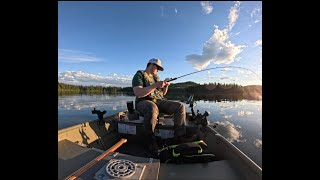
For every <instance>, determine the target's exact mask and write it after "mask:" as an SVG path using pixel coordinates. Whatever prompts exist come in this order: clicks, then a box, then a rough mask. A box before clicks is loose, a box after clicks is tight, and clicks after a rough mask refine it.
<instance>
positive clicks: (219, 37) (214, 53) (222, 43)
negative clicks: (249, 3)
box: [186, 2, 245, 70]
mask: <svg viewBox="0 0 320 180" xmlns="http://www.w3.org/2000/svg"><path fill="white" fill-rule="evenodd" d="M239 5H240V3H239V2H236V3H235V5H234V6H233V7H231V9H230V12H229V23H228V27H227V28H225V29H222V30H220V29H219V28H218V26H216V25H214V27H215V30H214V32H213V35H212V36H211V37H210V39H209V40H208V41H207V42H206V43H205V44H204V46H203V48H202V54H201V55H198V54H190V55H187V56H186V61H187V62H189V63H190V64H191V65H192V66H193V67H194V68H195V69H197V70H201V69H204V68H206V67H207V66H208V65H209V64H210V63H214V64H230V63H232V62H233V61H235V60H236V56H237V55H238V54H239V53H240V52H242V48H244V47H245V46H243V45H238V46H237V45H235V44H233V43H231V41H229V34H228V33H229V32H230V30H231V28H232V27H233V26H234V24H235V22H236V20H237V19H238V9H239Z"/></svg>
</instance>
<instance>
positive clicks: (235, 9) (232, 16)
mask: <svg viewBox="0 0 320 180" xmlns="http://www.w3.org/2000/svg"><path fill="white" fill-rule="evenodd" d="M239 7H240V2H239V1H236V3H235V5H234V6H232V7H231V9H230V13H229V25H228V29H229V30H231V29H232V28H233V26H234V24H235V23H236V21H237V19H238V17H239Z"/></svg>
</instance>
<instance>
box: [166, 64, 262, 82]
mask: <svg viewBox="0 0 320 180" xmlns="http://www.w3.org/2000/svg"><path fill="white" fill-rule="evenodd" d="M219 68H239V69H244V70H248V71H250V72H252V73H253V74H255V75H256V76H257V77H258V78H259V79H260V80H261V81H262V79H261V78H260V76H259V75H258V74H257V73H255V72H254V71H252V70H250V69H247V68H244V67H238V66H223V67H214V68H208V69H203V70H200V71H195V72H192V73H189V74H185V75H183V76H179V77H176V78H170V79H169V80H165V81H167V82H170V81H174V80H176V79H178V78H182V77H184V76H188V75H191V74H195V73H199V72H202V71H208V70H212V69H219Z"/></svg>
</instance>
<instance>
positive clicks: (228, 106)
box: [58, 94, 262, 167]
mask: <svg viewBox="0 0 320 180" xmlns="http://www.w3.org/2000/svg"><path fill="white" fill-rule="evenodd" d="M134 99H135V97H134V96H130V95H124V94H86V95H85V94H81V95H79V94H77V95H59V96H58V128H59V129H61V128H65V127H69V126H72V125H75V124H79V123H83V122H86V121H90V120H96V119H98V117H97V115H96V114H92V113H91V110H93V108H96V109H97V110H101V111H102V110H106V111H107V113H106V114H105V115H104V117H106V116H108V115H112V114H115V113H117V112H119V111H122V110H126V109H127V105H126V102H127V101H134ZM169 99H174V98H172V97H171V98H169ZM177 99H180V101H181V100H183V98H181V97H180V98H177ZM195 99H196V98H195ZM184 100H187V98H185V99H184ZM195 102H196V106H195V107H194V110H195V112H196V110H199V111H200V112H201V113H204V112H205V111H208V112H209V113H210V115H209V116H208V118H207V119H208V120H209V121H210V122H212V123H218V124H219V125H218V126H217V128H216V130H217V131H218V132H219V133H220V134H221V135H223V136H224V137H225V138H227V139H228V140H229V141H231V142H232V143H233V144H234V145H235V146H236V147H238V148H239V149H240V150H241V151H242V152H244V153H245V154H246V155H247V156H249V157H250V158H251V159H252V160H253V161H254V162H256V163H257V164H258V165H259V166H260V167H262V101H261V100H246V99H236V100H230V99H229V100H225V99H218V100H212V98H210V100H208V99H204V98H202V99H199V100H195ZM186 110H187V112H190V108H189V106H188V105H186Z"/></svg>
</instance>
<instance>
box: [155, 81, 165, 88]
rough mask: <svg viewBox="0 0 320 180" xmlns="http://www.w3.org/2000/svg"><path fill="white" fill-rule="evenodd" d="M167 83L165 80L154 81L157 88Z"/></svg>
mask: <svg viewBox="0 0 320 180" xmlns="http://www.w3.org/2000/svg"><path fill="white" fill-rule="evenodd" d="M167 83H168V82H165V81H158V82H156V83H155V85H156V87H157V88H163V87H165V86H166V84H167Z"/></svg>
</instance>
